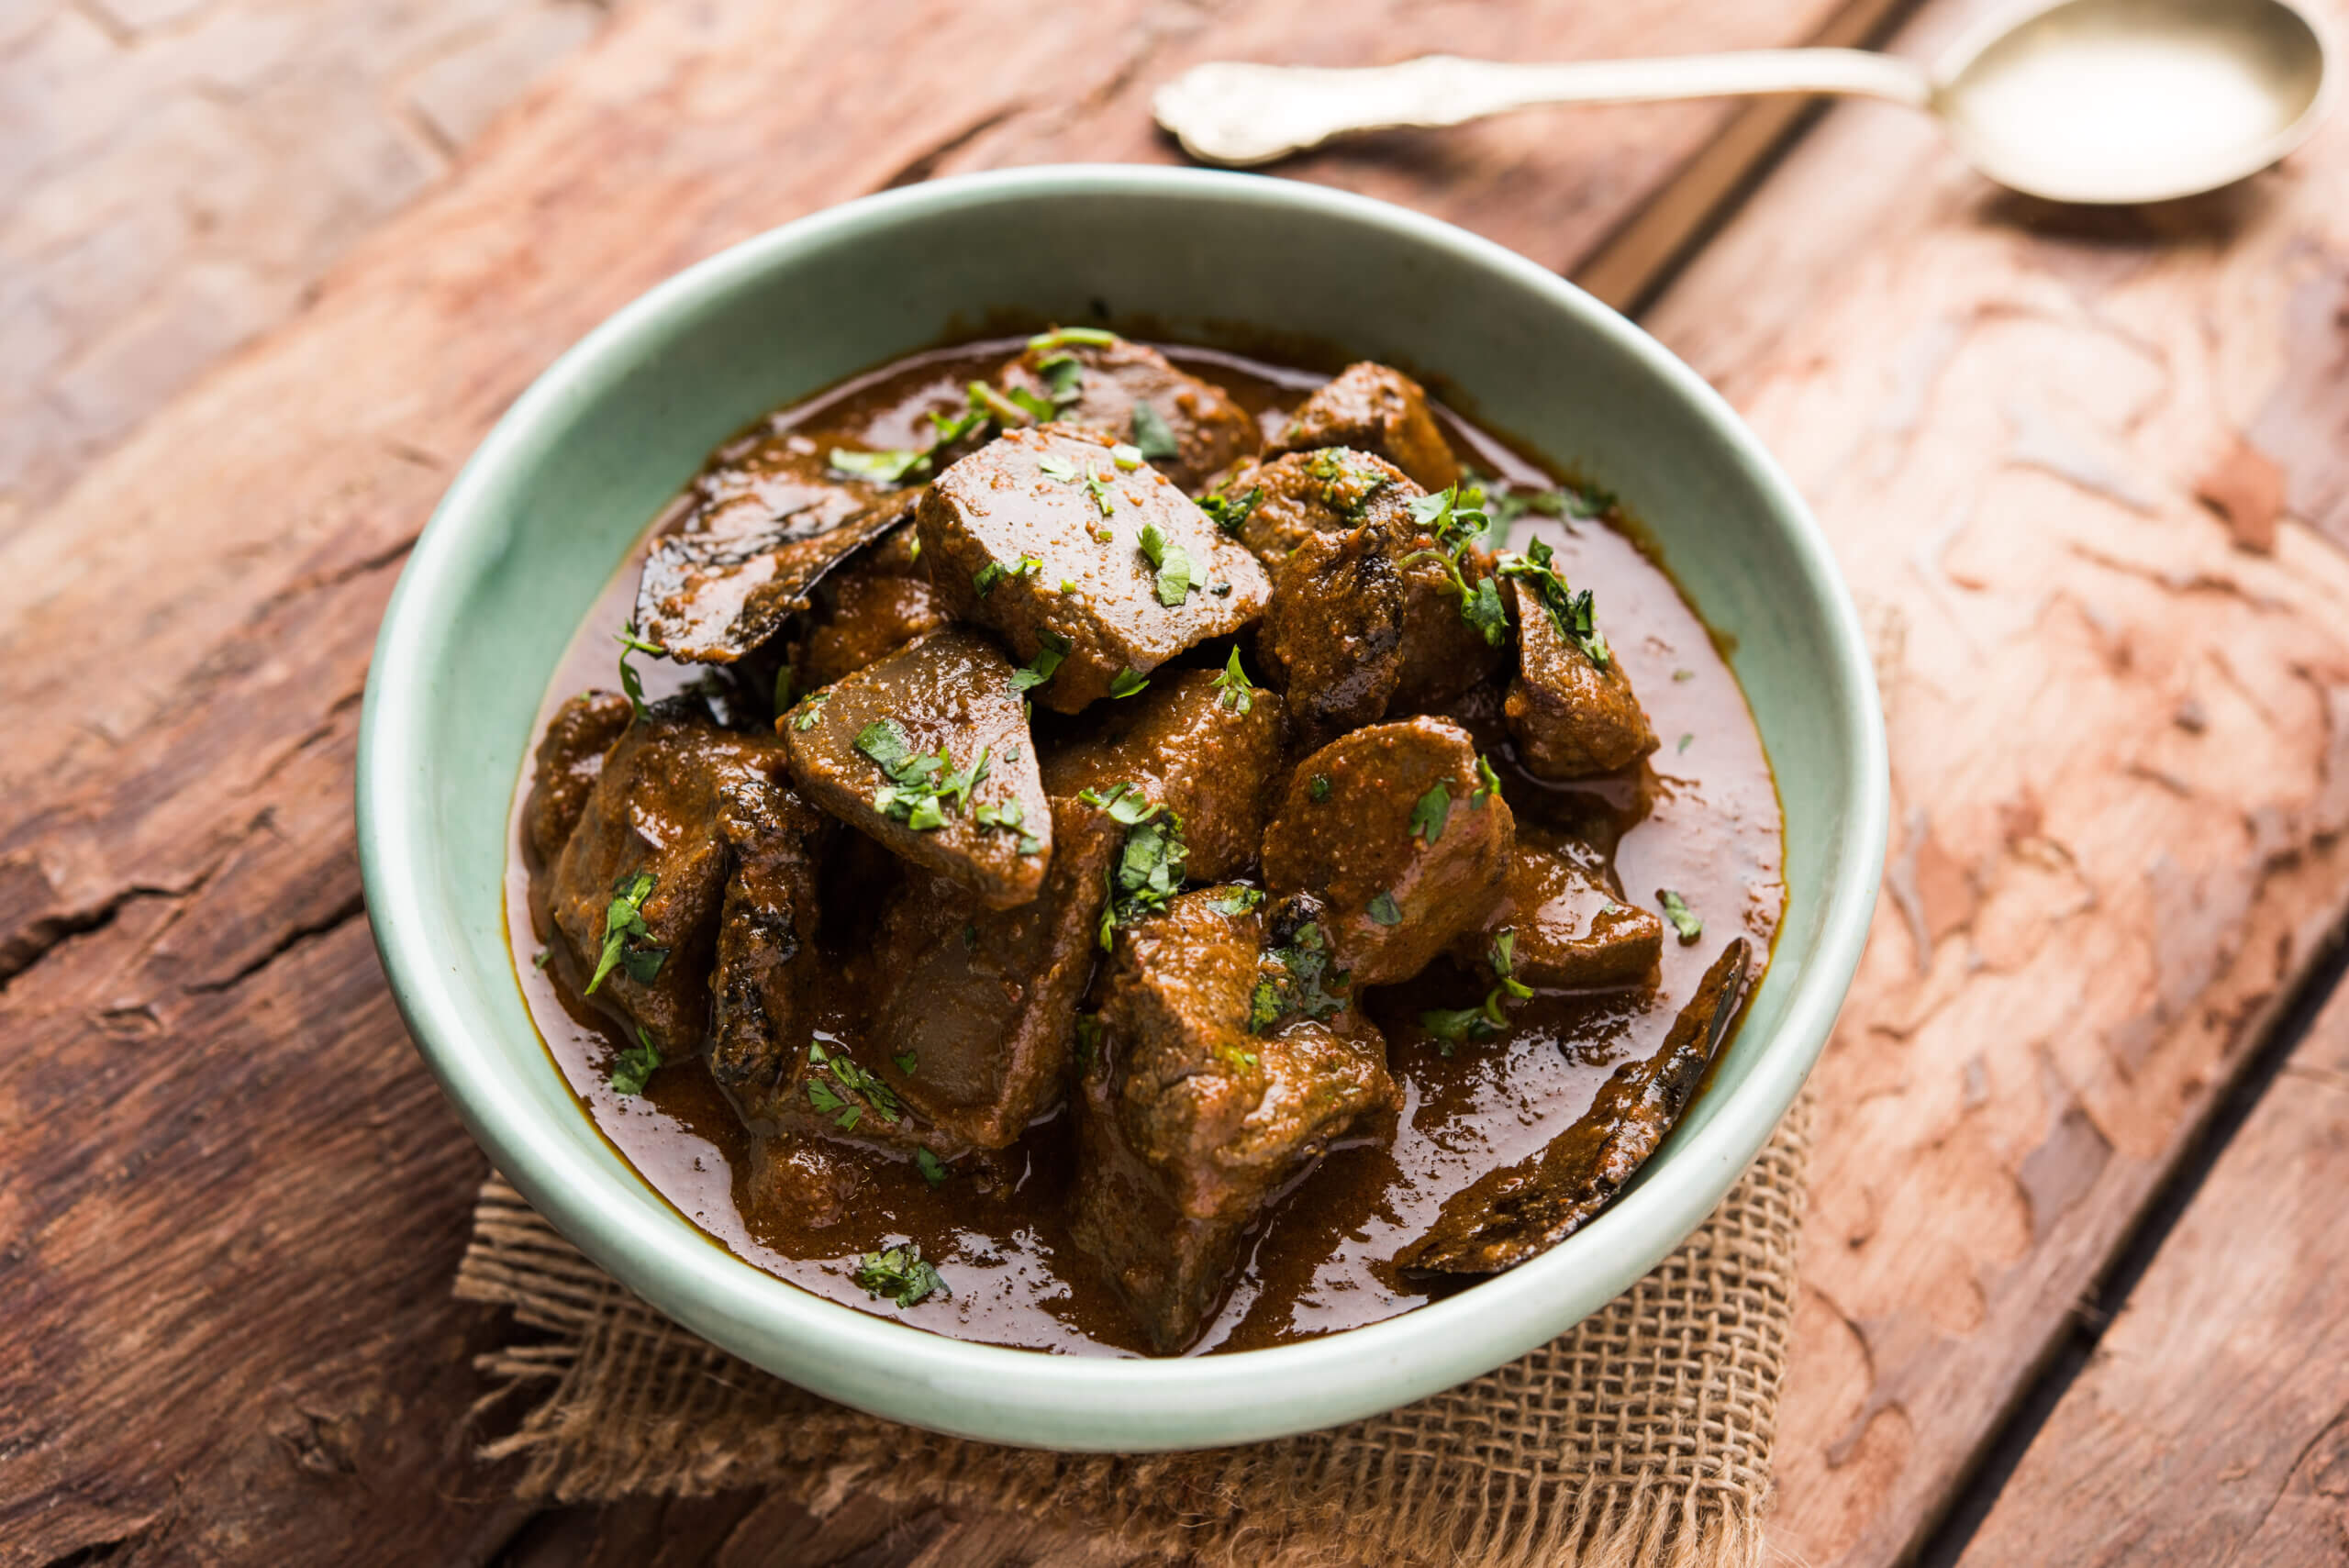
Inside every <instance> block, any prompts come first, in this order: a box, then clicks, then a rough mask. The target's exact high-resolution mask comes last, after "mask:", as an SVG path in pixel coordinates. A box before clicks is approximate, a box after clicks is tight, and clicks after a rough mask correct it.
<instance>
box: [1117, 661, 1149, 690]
mask: <svg viewBox="0 0 2349 1568" xmlns="http://www.w3.org/2000/svg"><path fill="white" fill-rule="evenodd" d="M1148 684H1150V677H1149V676H1148V675H1145V674H1143V673H1141V671H1139V670H1137V669H1135V668H1134V667H1133V666H1132V665H1130V664H1129V665H1127V666H1126V667H1125V668H1124V669H1122V670H1120V671H1119V672H1118V678H1117V679H1116V680H1114V681H1111V682H1110V683H1109V695H1111V696H1113V697H1130V696H1132V695H1134V694H1135V693H1136V692H1139V691H1141V689H1142V688H1143V687H1144V686H1146V685H1148Z"/></svg>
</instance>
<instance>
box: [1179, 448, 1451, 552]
mask: <svg viewBox="0 0 2349 1568" xmlns="http://www.w3.org/2000/svg"><path fill="white" fill-rule="evenodd" d="M1222 494H1223V495H1227V496H1246V495H1254V496H1255V501H1254V503H1253V504H1252V505H1251V506H1249V508H1248V514H1247V516H1246V517H1244V518H1243V519H1241V523H1240V527H1239V539H1240V542H1241V543H1242V544H1244V545H1246V546H1247V547H1248V548H1249V549H1250V550H1253V551H1255V553H1256V559H1257V560H1259V561H1261V562H1264V564H1265V565H1266V566H1271V565H1273V564H1275V562H1278V561H1280V559H1281V558H1282V557H1284V556H1286V555H1287V554H1288V553H1289V551H1291V550H1295V549H1296V548H1297V546H1298V545H1301V544H1303V543H1304V542H1305V541H1306V540H1307V539H1308V538H1310V537H1311V536H1313V535H1315V534H1321V533H1342V532H1344V531H1345V530H1347V529H1348V528H1353V527H1355V526H1356V525H1358V524H1360V523H1362V522H1363V521H1364V520H1365V519H1371V520H1374V521H1380V522H1386V523H1388V524H1390V525H1391V526H1392V527H1393V528H1394V530H1395V533H1396V537H1397V539H1401V538H1403V537H1406V536H1407V535H1408V532H1409V531H1410V530H1409V528H1408V526H1407V524H1406V523H1405V522H1404V520H1403V519H1404V517H1405V516H1406V514H1405V513H1404V511H1403V508H1404V507H1406V506H1408V504H1409V503H1411V502H1413V501H1416V500H1418V499H1419V496H1420V495H1424V494H1425V492H1424V491H1422V490H1421V489H1420V488H1419V486H1418V485H1417V484H1412V483H1411V481H1410V480H1409V479H1408V478H1406V477H1405V476H1404V474H1403V471H1402V470H1401V469H1398V468H1397V467H1396V466H1395V465H1394V464H1393V463H1391V462H1387V461H1386V459H1384V458H1377V457H1373V456H1371V455H1370V454H1369V453H1368V452H1358V451H1348V450H1344V449H1342V448H1336V447H1333V448H1330V449H1329V450H1323V451H1310V452H1291V453H1289V454H1288V455H1287V456H1286V457H1280V458H1275V459H1272V460H1270V461H1268V462H1260V463H1256V464H1254V465H1252V466H1251V467H1248V468H1245V469H1242V470H1241V472H1240V473H1238V474H1236V475H1234V476H1233V478H1232V479H1231V481H1230V483H1229V484H1225V485H1224V486H1223V489H1222Z"/></svg>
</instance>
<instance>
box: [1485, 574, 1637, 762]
mask: <svg viewBox="0 0 2349 1568" xmlns="http://www.w3.org/2000/svg"><path fill="white" fill-rule="evenodd" d="M1502 593H1503V596H1504V597H1506V598H1507V599H1508V602H1509V614H1510V617H1511V618H1512V619H1513V620H1515V621H1516V623H1517V658H1518V676H1517V679H1516V680H1514V681H1512V682H1510V683H1509V688H1508V728H1509V733H1510V734H1512V735H1514V736H1516V737H1517V755H1518V760H1519V761H1520V762H1523V763H1524V764H1525V771H1526V772H1527V773H1531V774H1533V775H1534V776H1535V777H1536V778H1544V779H1578V778H1586V777H1588V776H1589V775H1591V774H1593V773H1613V772H1614V771H1615V770H1616V769H1618V768H1624V767H1629V766H1630V765H1631V763H1633V762H1638V761H1639V760H1640V759H1641V758H1642V757H1644V756H1646V755H1647V754H1648V753H1649V752H1651V751H1654V750H1655V747H1656V739H1655V731H1654V729H1653V728H1650V726H1649V724H1648V716H1647V714H1646V713H1645V712H1644V711H1642V709H1641V707H1640V699H1639V698H1638V697H1636V696H1634V695H1632V694H1631V680H1630V678H1629V677H1628V676H1626V675H1625V674H1624V673H1623V666H1622V665H1621V663H1620V662H1618V661H1616V660H1615V659H1613V658H1612V657H1610V658H1609V660H1608V661H1607V663H1606V666H1605V667H1604V668H1601V667H1600V666H1599V665H1598V664H1597V663H1595V662H1593V661H1592V660H1591V657H1590V655H1589V654H1587V653H1586V652H1585V651H1583V650H1582V649H1580V648H1577V647H1576V646H1575V644H1574V642H1573V641H1571V640H1570V639H1568V638H1566V637H1565V636H1564V634H1563V633H1561V632H1560V631H1559V629H1558V625H1557V622H1556V620H1555V618H1554V617H1553V616H1552V615H1551V613H1550V609H1549V607H1548V606H1546V605H1544V604H1543V603H1542V597H1541V595H1538V594H1536V593H1533V592H1531V590H1529V589H1528V588H1527V587H1526V586H1525V584H1523V583H1521V582H1520V581H1517V580H1514V579H1512V580H1510V581H1509V582H1508V583H1507V584H1504V586H1503V589H1502Z"/></svg>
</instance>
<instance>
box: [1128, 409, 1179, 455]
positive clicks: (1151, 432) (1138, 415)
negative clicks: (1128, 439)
mask: <svg viewBox="0 0 2349 1568" xmlns="http://www.w3.org/2000/svg"><path fill="white" fill-rule="evenodd" d="M1133 426H1134V445H1135V446H1136V447H1137V448H1138V449H1140V450H1141V455H1142V456H1144V457H1146V458H1148V459H1149V460H1150V461H1151V462H1164V461H1165V460H1167V459H1168V458H1172V457H1180V456H1182V455H1183V444H1182V443H1181V442H1180V441H1177V440H1176V439H1175V432H1174V430H1173V429H1172V428H1169V427H1168V425H1167V423H1166V420H1165V417H1163V415H1161V414H1160V413H1159V412H1158V410H1157V409H1155V408H1152V406H1150V405H1149V404H1147V403H1144V402H1142V401H1141V399H1140V398H1136V399H1135V400H1134V416H1133Z"/></svg>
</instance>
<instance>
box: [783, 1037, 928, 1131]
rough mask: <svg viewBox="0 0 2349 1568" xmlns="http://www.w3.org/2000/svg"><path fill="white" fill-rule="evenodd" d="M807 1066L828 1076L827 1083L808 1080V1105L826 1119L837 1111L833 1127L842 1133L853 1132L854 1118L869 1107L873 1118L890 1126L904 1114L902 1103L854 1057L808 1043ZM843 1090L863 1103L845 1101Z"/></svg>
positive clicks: (815, 1079) (821, 1042) (833, 1119)
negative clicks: (822, 1114)
mask: <svg viewBox="0 0 2349 1568" xmlns="http://www.w3.org/2000/svg"><path fill="white" fill-rule="evenodd" d="M807 1065H808V1066H809V1067H811V1068H815V1069H818V1070H820V1071H822V1072H825V1073H830V1074H831V1082H830V1083H829V1084H828V1083H826V1082H825V1081H824V1080H823V1079H821V1078H818V1077H813V1076H811V1077H809V1078H808V1080H807V1103H808V1104H809V1105H811V1106H815V1107H816V1108H817V1109H818V1110H819V1111H822V1112H824V1113H825V1114H826V1115H828V1116H830V1115H831V1114H832V1113H833V1112H835V1111H837V1112H839V1113H840V1114H839V1115H837V1116H832V1125H834V1126H835V1127H838V1128H840V1129H842V1130H843V1131H850V1130H853V1129H855V1127H856V1122H857V1118H859V1117H860V1116H862V1115H863V1112H864V1110H865V1107H866V1106H871V1107H872V1110H873V1114H874V1115H875V1116H877V1117H879V1118H881V1119H882V1120H883V1121H885V1122H889V1123H891V1124H892V1125H894V1124H895V1123H896V1121H897V1119H898V1118H900V1117H902V1116H903V1115H904V1114H905V1108H906V1107H905V1104H904V1102H902V1101H901V1100H899V1099H898V1098H897V1093H896V1090H894V1089H892V1088H890V1087H889V1085H888V1084H884V1083H883V1082H882V1081H881V1080H880V1079H878V1078H875V1077H874V1075H873V1074H872V1073H868V1072H866V1071H865V1070H864V1068H863V1066H862V1065H861V1064H859V1063H858V1062H857V1061H856V1060H855V1058H853V1057H850V1056H843V1055H841V1053H840V1052H839V1051H826V1050H825V1049H824V1042H823V1041H822V1040H810V1041H808V1043H807ZM842 1089H845V1090H847V1091H848V1092H849V1093H850V1094H852V1095H858V1096H859V1097H860V1098H862V1099H863V1102H864V1104H863V1105H857V1104H854V1103H852V1102H851V1101H849V1100H847V1099H844V1098H843V1097H841V1094H840V1091H841V1090H842Z"/></svg>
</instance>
